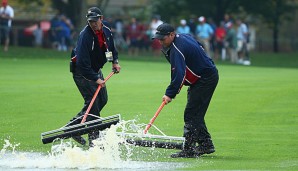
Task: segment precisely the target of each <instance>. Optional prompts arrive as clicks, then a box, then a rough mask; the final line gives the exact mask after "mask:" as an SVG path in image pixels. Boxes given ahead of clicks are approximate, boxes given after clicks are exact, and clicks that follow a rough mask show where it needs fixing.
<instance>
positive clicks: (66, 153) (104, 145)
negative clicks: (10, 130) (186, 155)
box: [0, 121, 185, 171]
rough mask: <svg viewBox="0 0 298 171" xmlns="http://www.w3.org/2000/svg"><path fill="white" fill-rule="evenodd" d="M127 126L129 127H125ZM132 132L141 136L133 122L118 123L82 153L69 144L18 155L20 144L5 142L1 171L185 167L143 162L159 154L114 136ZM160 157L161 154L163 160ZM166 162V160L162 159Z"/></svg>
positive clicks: (179, 164) (55, 144) (174, 164)
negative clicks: (49, 149)
mask: <svg viewBox="0 0 298 171" xmlns="http://www.w3.org/2000/svg"><path fill="white" fill-rule="evenodd" d="M127 125H129V126H127ZM119 128H120V129H121V130H122V132H125V131H127V130H130V131H131V129H132V128H133V129H134V131H137V132H140V131H142V129H141V128H140V126H138V125H136V124H134V121H121V122H120V123H119V124H117V125H116V126H114V125H112V126H111V128H110V129H106V130H104V131H101V134H100V138H99V139H97V140H95V141H94V144H95V146H94V147H92V148H89V149H84V148H81V147H78V146H76V144H74V143H72V141H69V140H64V141H63V140H59V141H56V142H54V143H53V145H52V147H51V151H49V152H48V153H47V154H43V153H38V152H17V151H16V148H17V147H18V146H19V145H20V144H12V143H10V142H9V140H4V142H5V143H4V145H3V148H2V150H1V152H0V170H9V171H14V170H16V171H19V170H21V171H29V170H30V171H31V170H33V171H40V170H42V171H52V170H59V171H60V170H69V169H79V170H122V171H123V170H129V171H131V170H175V169H179V168H180V169H181V168H183V167H185V165H184V164H183V163H177V162H175V163H174V162H159V161H154V160H153V161H146V157H148V156H149V157H150V156H151V157H152V156H157V154H160V153H158V152H156V151H157V150H156V149H154V148H144V147H134V146H131V145H129V144H126V143H123V142H125V139H124V137H121V136H119V135H117V134H116V132H117V131H119ZM150 153H151V154H150ZM162 155H163V154H160V156H162ZM164 158H168V156H166V157H164Z"/></svg>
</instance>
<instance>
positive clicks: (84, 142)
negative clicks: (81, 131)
mask: <svg viewBox="0 0 298 171" xmlns="http://www.w3.org/2000/svg"><path fill="white" fill-rule="evenodd" d="M72 139H74V140H75V141H76V142H77V143H79V144H81V145H86V140H85V139H84V138H83V137H81V136H73V137H72Z"/></svg>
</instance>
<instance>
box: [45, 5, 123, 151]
mask: <svg viewBox="0 0 298 171" xmlns="http://www.w3.org/2000/svg"><path fill="white" fill-rule="evenodd" d="M86 19H87V25H86V26H85V28H84V29H83V30H82V31H81V32H80V35H79V38H78V42H77V46H76V48H75V49H74V50H73V51H72V55H71V61H70V64H71V66H70V70H71V72H72V73H73V79H74V82H75V84H76V86H77V87H78V89H79V91H80V93H81V95H82V97H83V98H84V101H85V103H84V106H83V108H82V110H81V111H80V112H79V113H78V114H77V116H76V117H74V118H73V119H72V120H71V121H70V122H69V123H68V124H67V125H66V126H65V127H64V128H63V130H64V132H65V133H61V134H58V135H55V136H54V137H59V138H67V137H69V136H71V137H72V138H73V139H74V140H75V141H77V142H78V143H80V144H82V145H85V144H86V140H85V139H84V138H83V137H81V136H80V135H81V134H82V132H84V128H80V127H79V130H80V129H83V130H81V131H78V134H77V135H76V136H73V135H75V134H72V133H71V132H73V131H74V130H76V129H78V128H77V127H75V126H74V125H76V126H78V125H79V124H82V125H81V126H83V127H84V126H86V124H84V122H85V121H87V122H86V123H90V122H91V121H92V120H95V119H98V118H99V116H100V111H101V110H102V109H103V107H104V106H105V105H106V103H107V100H108V95H107V90H106V87H105V82H106V80H107V79H109V78H110V77H111V76H112V75H113V74H114V73H119V72H120V69H121V67H120V65H119V62H118V52H117V50H116V48H115V47H114V40H113V35H112V32H111V28H110V27H109V23H108V22H107V21H105V20H103V14H102V12H101V10H100V9H99V8H97V7H91V8H89V9H88V11H87V14H86ZM107 61H109V62H111V63H112V69H113V72H112V73H111V74H110V75H109V76H108V77H107V78H106V80H104V78H103V74H102V71H101V68H102V67H103V66H104V64H105V63H106V62H107ZM99 90H100V91H99ZM89 112H90V113H92V114H94V115H93V116H92V115H91V114H89ZM96 115H97V116H96ZM82 117H83V118H82ZM116 118H117V117H116ZM116 120H117V119H116ZM89 121H90V122H89ZM118 121H119V117H118ZM100 122H102V121H101V120H100ZM109 123H113V121H111V122H108V123H106V124H107V125H109ZM90 124H91V123H90ZM94 124H96V123H93V125H94ZM89 126H90V125H89ZM67 127H71V128H73V127H74V129H70V130H68V129H67ZM65 129H66V130H65ZM102 129H103V128H102ZM88 131H89V132H88V139H89V146H93V144H92V140H94V139H96V138H97V137H98V136H99V131H98V129H95V130H94V131H91V132H90V130H88ZM54 132H55V133H56V134H57V132H58V131H57V132H56V131H54ZM75 132H76V131H75ZM50 133H53V132H51V131H50V132H48V134H46V133H43V134H42V136H44V137H45V136H47V138H48V139H47V140H46V141H45V138H43V142H44V143H48V142H49V141H53V138H51V136H50V135H49V134H50ZM63 134H64V135H63ZM66 135H67V136H66Z"/></svg>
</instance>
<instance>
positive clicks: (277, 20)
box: [152, 0, 297, 52]
mask: <svg viewBox="0 0 298 171" xmlns="http://www.w3.org/2000/svg"><path fill="white" fill-rule="evenodd" d="M153 2H154V3H153V8H152V9H153V13H158V14H160V15H161V16H162V17H163V20H165V21H167V22H171V21H177V17H178V18H179V17H187V18H188V17H189V16H190V15H191V14H195V15H197V16H200V15H204V16H212V17H213V19H214V21H215V22H216V23H217V24H219V22H220V21H221V20H222V19H223V16H224V14H225V13H238V12H244V13H245V14H248V15H251V16H255V17H259V18H261V20H262V21H263V23H264V24H265V25H267V26H269V28H270V29H272V31H273V35H272V37H273V50H274V52H278V51H279V46H278V37H279V28H280V27H281V26H282V24H283V23H282V22H281V21H290V20H291V16H292V14H293V12H294V11H296V10H297V1H295V0H241V1H239V0H185V1H176V0H159V1H153Z"/></svg>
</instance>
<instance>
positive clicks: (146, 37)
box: [108, 14, 250, 65]
mask: <svg viewBox="0 0 298 171" xmlns="http://www.w3.org/2000/svg"><path fill="white" fill-rule="evenodd" d="M108 20H109V22H110V23H111V27H112V31H113V33H114V37H115V45H116V47H117V48H118V49H119V51H127V52H128V54H129V55H131V56H138V55H139V52H140V51H141V52H147V51H151V52H152V53H153V55H154V56H159V55H160V52H161V51H160V49H161V44H160V43H159V42H158V40H152V39H151V37H152V35H153V34H154V33H155V31H156V28H157V27H158V25H160V24H162V23H163V21H162V20H161V18H160V16H159V15H154V16H153V17H152V19H151V21H150V22H149V23H143V22H141V21H139V20H138V19H137V18H135V17H132V18H131V19H130V21H129V22H128V23H125V22H123V20H121V19H115V20H114V19H112V18H109V19H108ZM177 23H179V24H178V25H177V27H176V33H178V34H179V33H186V34H191V35H193V36H194V37H195V38H196V39H197V40H198V41H200V42H201V43H202V44H203V45H204V49H205V51H206V53H207V54H208V55H209V57H210V58H213V59H214V60H215V61H217V60H223V61H230V62H232V63H237V64H244V65H250V59H249V53H248V52H249V46H248V45H249V30H248V25H247V23H245V22H244V21H243V20H242V19H241V18H237V19H234V18H232V17H231V16H230V15H228V14H225V16H223V20H222V21H221V22H220V23H219V24H216V23H215V22H214V21H213V20H212V19H211V18H208V20H207V18H206V17H205V16H200V17H190V18H189V19H181V20H180V21H177Z"/></svg>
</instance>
